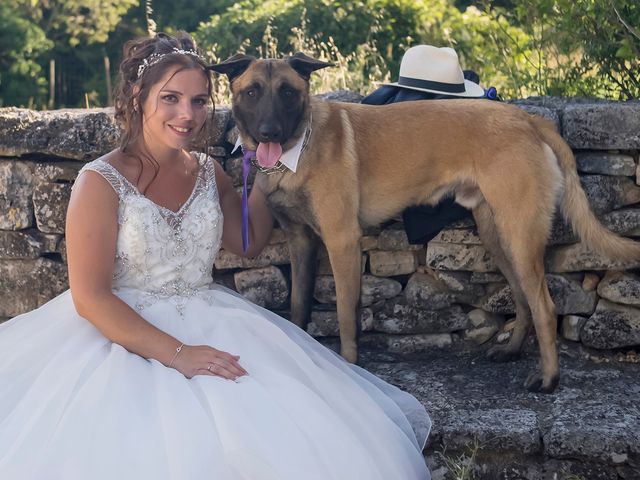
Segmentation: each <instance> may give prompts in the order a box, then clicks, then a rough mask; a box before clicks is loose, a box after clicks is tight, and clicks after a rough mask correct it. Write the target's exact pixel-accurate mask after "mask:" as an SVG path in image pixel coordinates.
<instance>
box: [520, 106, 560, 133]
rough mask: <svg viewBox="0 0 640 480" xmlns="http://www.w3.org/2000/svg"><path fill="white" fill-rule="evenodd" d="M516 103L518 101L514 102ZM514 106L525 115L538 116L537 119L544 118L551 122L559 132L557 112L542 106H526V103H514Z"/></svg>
mask: <svg viewBox="0 0 640 480" xmlns="http://www.w3.org/2000/svg"><path fill="white" fill-rule="evenodd" d="M525 101H526V100H525ZM516 102H518V100H516ZM516 106H517V107H518V108H521V109H522V110H524V111H525V112H527V113H530V114H532V115H538V116H539V117H544V118H546V119H547V120H551V121H552V122H553V123H554V124H555V125H556V129H557V130H560V116H559V115H558V111H557V110H556V109H554V108H548V107H546V106H542V105H530V104H529V105H528V104H526V103H520V104H518V103H516Z"/></svg>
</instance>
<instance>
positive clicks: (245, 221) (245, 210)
mask: <svg viewBox="0 0 640 480" xmlns="http://www.w3.org/2000/svg"><path fill="white" fill-rule="evenodd" d="M255 156H256V152H255V151H254V150H247V151H245V152H244V155H243V156H242V182H243V186H242V250H243V251H244V253H247V250H248V249H249V197H248V195H247V178H249V169H250V168H251V159H252V158H253V157H255Z"/></svg>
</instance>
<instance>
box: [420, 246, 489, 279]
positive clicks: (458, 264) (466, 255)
mask: <svg viewBox="0 0 640 480" xmlns="http://www.w3.org/2000/svg"><path fill="white" fill-rule="evenodd" d="M426 264H427V266H429V267H431V268H435V269H436V270H465V271H471V272H481V273H485V272H496V271H498V268H497V267H496V265H495V263H494V261H493V259H492V258H491V254H490V253H489V252H488V251H487V250H486V249H485V248H484V247H483V246H482V245H459V244H453V243H437V242H434V241H433V240H432V241H430V242H429V244H428V245H427V258H426Z"/></svg>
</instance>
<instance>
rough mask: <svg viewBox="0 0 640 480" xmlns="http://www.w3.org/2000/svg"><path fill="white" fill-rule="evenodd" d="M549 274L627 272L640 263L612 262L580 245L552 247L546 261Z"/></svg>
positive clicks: (639, 265)
mask: <svg viewBox="0 0 640 480" xmlns="http://www.w3.org/2000/svg"><path fill="white" fill-rule="evenodd" d="M546 263H547V265H548V267H547V270H548V271H551V272H556V273H561V272H582V271H585V270H628V269H631V268H638V267H640V261H613V260H610V259H609V258H607V257H605V256H603V255H600V254H599V253H595V252H592V251H591V250H589V249H588V248H587V247H586V246H585V245H584V244H582V243H574V244H572V245H563V246H560V247H554V248H552V249H551V250H550V251H549V254H548V256H547V259H546Z"/></svg>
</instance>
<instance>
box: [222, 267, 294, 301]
mask: <svg viewBox="0 0 640 480" xmlns="http://www.w3.org/2000/svg"><path fill="white" fill-rule="evenodd" d="M234 283H235V286H236V290H237V291H238V292H239V293H240V294H242V295H243V296H245V297H246V298H248V299H249V300H250V301H252V302H253V303H255V304H257V305H260V306H262V307H265V308H281V307H282V306H284V305H285V303H287V299H288V298H289V287H288V286H287V281H286V279H285V278H284V275H283V274H282V272H281V271H280V269H279V268H277V267H274V266H269V267H265V268H255V269H251V270H243V271H241V272H237V273H236V274H235V275H234Z"/></svg>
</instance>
